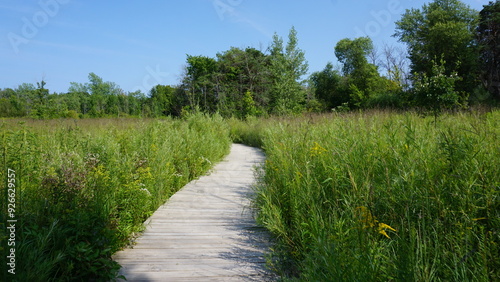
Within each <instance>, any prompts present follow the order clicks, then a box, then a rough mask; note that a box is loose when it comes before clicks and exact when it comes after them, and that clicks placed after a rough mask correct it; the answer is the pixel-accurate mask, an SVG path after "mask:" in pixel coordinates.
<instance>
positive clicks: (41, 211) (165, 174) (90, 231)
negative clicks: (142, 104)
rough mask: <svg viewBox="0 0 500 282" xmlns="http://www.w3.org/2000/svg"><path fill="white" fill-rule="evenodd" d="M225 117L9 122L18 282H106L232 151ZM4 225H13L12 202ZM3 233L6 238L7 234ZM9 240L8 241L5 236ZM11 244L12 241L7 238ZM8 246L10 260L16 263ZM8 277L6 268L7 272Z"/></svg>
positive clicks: (7, 155)
mask: <svg viewBox="0 0 500 282" xmlns="http://www.w3.org/2000/svg"><path fill="white" fill-rule="evenodd" d="M229 145H230V139H229V131H228V126H227V124H226V123H225V122H224V121H223V120H222V118H220V117H207V116H203V115H200V114H197V115H192V116H189V117H187V118H186V119H184V120H173V119H165V120H134V119H116V120H103V119H101V120H78V121H54V120H52V121H27V122H25V121H22V122H20V123H19V124H15V123H14V121H5V122H4V123H3V125H2V127H1V129H0V154H1V155H0V157H1V159H0V161H1V165H0V166H1V171H0V179H2V186H0V187H1V188H2V192H3V193H2V195H4V194H5V192H4V190H5V188H6V185H4V184H6V183H7V182H6V179H7V176H6V173H7V169H8V168H10V169H14V170H15V171H16V172H17V179H16V180H17V183H18V190H17V209H16V216H17V219H18V220H19V226H18V227H19V228H18V229H17V231H16V232H17V233H16V236H17V240H18V244H17V245H16V246H17V247H16V248H17V250H16V251H17V265H16V266H17V267H16V269H17V271H16V275H15V276H8V275H5V276H2V279H0V280H3V278H13V279H17V281H65V280H77V281H80V280H81V281H92V280H94V281H106V280H110V279H112V278H114V277H115V275H116V272H117V270H118V268H119V266H118V265H117V263H115V262H114V261H112V259H111V255H112V254H113V253H114V252H116V251H117V250H119V249H120V248H122V247H123V246H125V245H126V244H127V243H128V242H129V239H130V237H131V236H133V234H134V233H135V232H138V231H141V230H142V228H143V226H142V223H143V222H144V220H145V219H147V218H148V217H149V216H150V215H151V214H152V212H153V211H154V210H156V209H157V208H158V206H160V205H161V204H163V203H164V202H165V200H166V199H167V198H168V197H169V196H170V195H172V194H173V193H175V192H176V191H177V190H178V189H179V188H181V187H182V186H183V185H185V184H186V183H187V182H188V181H190V180H191V179H193V178H195V177H197V176H199V175H201V174H203V173H205V172H206V171H207V170H208V169H209V168H210V167H211V166H212V164H213V163H215V162H217V161H218V160H220V159H221V158H222V157H223V156H224V155H225V154H226V153H227V152H228V150H229ZM1 203H2V213H1V217H2V218H1V221H0V222H2V223H6V217H5V216H6V215H5V213H4V211H5V204H6V201H5V200H2V201H1ZM4 231H5V230H4V228H3V227H2V232H4ZM0 237H2V236H0ZM2 239H3V238H2ZM6 246H7V245H6V242H5V241H4V240H2V242H1V247H3V250H2V254H1V255H2V257H5V256H6ZM2 270H3V273H2V275H4V274H5V273H6V271H5V265H2Z"/></svg>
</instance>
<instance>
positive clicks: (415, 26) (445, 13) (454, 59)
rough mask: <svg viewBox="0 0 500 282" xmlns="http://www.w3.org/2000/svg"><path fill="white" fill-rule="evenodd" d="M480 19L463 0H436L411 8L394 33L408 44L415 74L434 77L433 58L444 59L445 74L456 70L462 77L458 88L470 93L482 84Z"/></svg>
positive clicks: (398, 23) (397, 24) (398, 22)
mask: <svg viewBox="0 0 500 282" xmlns="http://www.w3.org/2000/svg"><path fill="white" fill-rule="evenodd" d="M477 20H478V13H477V11H475V10H473V9H471V8H470V7H469V6H467V5H465V4H464V3H462V2H460V1H459V0H434V1H433V2H431V3H429V4H424V5H423V7H422V8H421V9H411V10H407V11H406V13H404V14H403V16H402V18H401V20H399V21H397V22H396V33H395V34H394V36H396V37H398V39H399V40H400V41H401V42H403V43H406V44H407V46H408V51H409V55H410V60H411V68H412V73H419V74H425V75H426V76H431V73H432V71H433V60H436V59H440V58H442V59H443V60H444V61H445V62H446V64H445V74H446V75H451V74H452V73H455V72H456V73H457V74H458V76H460V77H461V78H462V80H461V81H460V82H459V83H457V89H456V90H457V91H465V92H469V93H470V92H472V91H473V90H474V89H475V88H476V87H477V85H478V84H477V73H478V68H477V58H478V49H477V45H476V44H475V40H474V33H475V31H474V29H475V28H476V26H477Z"/></svg>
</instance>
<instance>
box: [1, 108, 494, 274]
mask: <svg viewBox="0 0 500 282" xmlns="http://www.w3.org/2000/svg"><path fill="white" fill-rule="evenodd" d="M0 138H1V139H0V149H1V157H2V159H1V164H2V170H1V172H0V178H1V179H2V181H3V183H5V186H3V187H5V188H6V187H8V185H7V184H8V181H7V180H8V179H10V178H9V175H8V169H12V170H14V171H16V176H15V177H16V183H17V184H18V186H17V187H18V189H17V192H16V193H17V194H16V198H17V202H16V203H17V206H16V218H17V219H19V220H20V222H21V225H20V226H19V230H17V231H16V232H17V233H16V235H17V236H18V238H17V239H18V240H19V241H20V242H22V244H19V246H18V247H17V249H16V254H17V258H18V260H17V263H18V265H17V267H18V269H19V270H20V273H23V274H21V275H23V276H17V277H16V278H17V279H19V280H20V281H40V280H43V281H51V280H58V281H59V280H60V279H62V278H64V277H70V278H71V279H76V280H78V279H80V280H89V279H97V280H106V279H109V278H112V277H113V275H114V274H115V271H116V269H117V267H118V266H117V265H116V264H115V263H114V262H113V261H112V260H110V257H111V254H112V253H113V252H115V251H116V250H118V249H119V248H121V247H123V246H124V245H126V244H127V243H128V242H129V239H130V236H131V235H133V234H134V233H135V232H137V231H140V230H141V228H142V222H143V221H144V220H145V219H146V218H147V217H148V216H149V215H150V214H151V213H152V212H153V211H154V210H155V209H156V208H157V207H158V206H159V205H160V204H162V203H163V202H164V201H165V199H167V198H168V197H169V196H170V195H172V194H173V193H175V191H176V190H178V189H179V188H180V187H182V186H183V185H184V184H185V183H187V182H188V181H189V180H190V179H192V178H194V177H196V176H198V175H200V174H202V173H204V172H205V171H206V170H207V169H208V168H210V167H211V164H213V163H214V162H216V161H218V160H220V159H221V158H222V156H223V155H224V154H226V153H227V152H228V149H229V144H230V142H231V141H234V142H241V143H246V144H249V145H252V146H258V147H261V148H263V149H264V150H265V152H266V154H267V161H266V163H265V165H264V166H263V168H262V174H261V178H260V182H259V184H258V186H257V187H256V192H257V195H256V198H255V201H254V203H255V206H256V208H257V209H258V220H259V222H260V223H261V224H262V225H263V226H265V227H266V228H267V229H268V230H270V232H272V233H273V234H274V235H275V236H276V238H277V244H276V246H275V247H274V248H273V253H272V254H271V255H270V256H269V265H270V267H272V268H273V269H274V270H275V271H276V272H278V273H279V274H281V275H283V276H284V277H286V278H285V280H291V281H387V280H397V281H436V280H442V281H470V280H473V281H495V280H500V258H499V257H498V254H499V253H500V247H499V244H500V217H499V216H500V142H499V141H500V111H498V110H496V111H491V112H464V113H454V114H443V115H441V116H439V117H437V118H436V117H422V116H419V115H417V114H415V113H393V112H380V111H374V112H364V113H346V114H329V115H311V116H302V117H295V118H277V117H276V118H269V119H252V118H250V119H247V120H246V121H241V120H237V119H228V120H223V119H222V118H220V117H207V116H203V115H193V116H190V117H187V118H185V119H179V120H173V119H166V120H139V119H117V120H102V119H100V120H79V121H67V120H65V121H56V120H54V121H24V122H21V124H20V123H18V121H14V120H9V121H5V122H4V123H3V125H2V127H1V129H0ZM4 179H5V181H4ZM5 190H7V189H5ZM5 193H6V192H5ZM7 196H8V195H6V198H7ZM6 203H7V202H6V201H2V205H4V206H3V207H2V208H3V210H5V208H6V206H5V205H6ZM2 216H3V218H2V219H1V221H0V222H1V223H4V224H5V222H6V220H7V218H6V214H4V213H2ZM2 231H3V232H5V233H4V234H3V237H4V238H5V236H8V235H9V234H8V231H7V230H6V229H5V228H2ZM6 245H7V244H6V241H5V240H3V241H2V244H1V245H0V246H1V247H3V250H2V252H3V253H2V256H7V255H8V250H7V248H6ZM2 267H4V268H5V267H6V266H5V265H3V266H2ZM26 269H30V271H27V272H21V271H22V270H26ZM4 273H5V271H4ZM0 280H1V279H0Z"/></svg>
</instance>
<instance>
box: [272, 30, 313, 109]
mask: <svg viewBox="0 0 500 282" xmlns="http://www.w3.org/2000/svg"><path fill="white" fill-rule="evenodd" d="M270 51H271V52H270V53H271V55H270V56H271V57H270V72H271V78H272V87H271V95H270V99H271V101H270V102H271V108H272V112H274V113H276V114H289V113H298V112H300V111H302V109H303V106H304V103H305V98H306V92H305V89H304V80H303V79H302V77H303V76H304V75H305V74H306V73H307V70H308V63H307V61H306V59H305V53H304V51H302V50H301V49H300V48H298V38H297V31H296V30H295V28H294V27H292V28H291V30H290V33H289V35H288V42H287V44H286V47H285V46H284V42H283V39H282V38H281V37H279V36H278V35H277V34H274V36H273V43H272V44H271V47H270Z"/></svg>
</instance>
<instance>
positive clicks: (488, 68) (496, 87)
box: [477, 0, 500, 100]
mask: <svg viewBox="0 0 500 282" xmlns="http://www.w3.org/2000/svg"><path fill="white" fill-rule="evenodd" d="M479 16H480V19H479V27H478V29H477V39H478V41H479V46H480V64H481V70H482V72H481V79H482V81H483V84H484V85H485V87H486V89H488V91H489V92H490V93H491V95H492V96H493V97H495V98H496V99H498V100H500V1H498V0H497V1H496V2H495V3H493V2H490V3H489V4H488V5H485V6H484V8H483V10H481V12H480V13H479Z"/></svg>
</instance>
